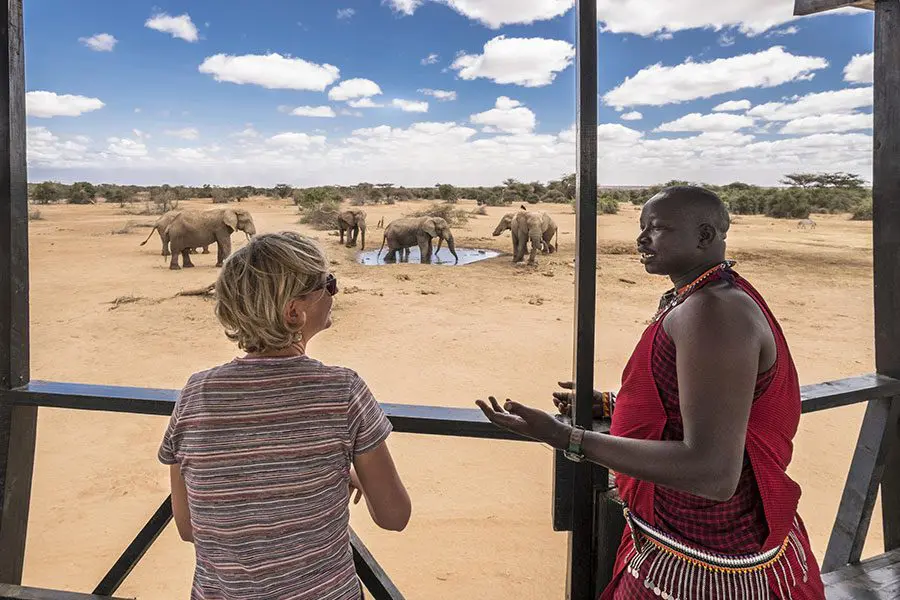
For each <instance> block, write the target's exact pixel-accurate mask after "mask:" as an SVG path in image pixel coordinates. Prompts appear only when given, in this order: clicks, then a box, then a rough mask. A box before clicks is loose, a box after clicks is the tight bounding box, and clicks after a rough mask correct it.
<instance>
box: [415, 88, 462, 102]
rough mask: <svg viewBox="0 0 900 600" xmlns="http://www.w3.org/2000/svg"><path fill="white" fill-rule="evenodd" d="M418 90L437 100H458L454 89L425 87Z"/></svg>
mask: <svg viewBox="0 0 900 600" xmlns="http://www.w3.org/2000/svg"><path fill="white" fill-rule="evenodd" d="M418 91H419V93H420V94H425V95H426V96H431V97H432V98H434V99H435V100H440V101H442V102H449V101H451V100H456V92H453V91H447V90H432V89H429V88H423V89H420V90H418Z"/></svg>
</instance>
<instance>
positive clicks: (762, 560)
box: [624, 507, 809, 600]
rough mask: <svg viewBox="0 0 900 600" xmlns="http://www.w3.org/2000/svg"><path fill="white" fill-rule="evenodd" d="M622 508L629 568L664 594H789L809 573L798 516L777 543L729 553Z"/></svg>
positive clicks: (740, 598)
mask: <svg viewBox="0 0 900 600" xmlns="http://www.w3.org/2000/svg"><path fill="white" fill-rule="evenodd" d="M624 512H625V520H626V521H627V522H628V526H629V528H630V529H631V539H632V541H633V542H634V549H633V550H632V552H631V556H630V558H629V559H628V561H627V567H626V571H627V573H628V574H629V575H631V576H632V577H634V578H635V579H640V578H641V577H642V576H643V577H644V582H643V583H644V587H646V588H647V589H649V590H652V591H653V593H654V594H655V595H657V596H659V597H660V598H662V599H663V600H769V599H770V598H771V597H772V596H771V594H770V589H777V590H778V597H779V598H784V599H787V600H791V598H792V596H791V589H792V588H793V587H794V586H796V585H797V580H798V578H802V580H803V582H804V583H805V582H806V581H807V579H808V573H809V569H808V567H807V562H806V552H805V551H804V550H803V546H802V545H801V544H800V538H799V537H797V534H796V532H795V529H797V528H798V523H797V519H796V518H795V519H794V528H793V529H792V530H791V531H790V532H789V533H788V536H787V537H786V538H785V540H784V542H782V543H781V544H780V545H779V546H776V547H774V548H772V549H771V550H767V551H766V552H760V553H757V554H745V555H740V556H727V555H723V554H717V553H712V552H706V551H704V550H699V549H697V548H691V547H690V546H688V545H686V544H684V543H682V542H679V541H678V540H675V539H673V538H672V537H671V536H670V535H668V534H666V533H664V532H662V531H660V530H658V529H656V528H655V527H653V526H651V525H650V524H648V523H646V522H644V521H643V520H641V519H640V518H639V517H637V516H636V515H635V514H634V513H632V512H631V511H630V510H628V507H625V509H624ZM789 553H791V554H793V555H794V557H795V558H796V561H795V562H796V564H798V565H800V570H801V572H800V573H794V568H793V566H792V565H791V561H790V560H789V559H788V555H789ZM647 564H649V567H648V568H647V570H646V573H645V574H643V575H642V572H643V569H644V567H645V565H647ZM770 581H771V582H772V586H774V588H772V587H770Z"/></svg>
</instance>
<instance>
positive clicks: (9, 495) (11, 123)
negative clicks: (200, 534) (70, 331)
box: [0, 0, 900, 600]
mask: <svg viewBox="0 0 900 600" xmlns="http://www.w3.org/2000/svg"><path fill="white" fill-rule="evenodd" d="M22 1H23V0H7V4H6V5H3V6H0V13H2V16H3V17H4V18H5V22H6V26H5V27H4V26H2V25H0V38H2V41H0V69H5V71H6V74H7V76H8V77H7V79H8V81H9V86H8V87H7V88H3V89H2V91H0V111H2V113H3V114H2V115H0V500H2V502H0V600H5V599H13V598H16V599H20V600H21V599H24V600H91V599H94V600H96V599H99V598H110V597H112V596H113V594H115V593H116V591H117V589H118V588H119V586H120V585H121V583H122V582H123V581H124V580H125V578H126V577H127V576H128V574H129V573H130V572H131V570H132V569H133V568H134V566H135V565H136V564H137V563H138V561H140V559H141V557H142V556H143V555H144V554H145V553H146V551H147V549H148V548H149V547H150V545H151V544H152V543H153V542H154V540H155V539H156V538H157V537H158V535H159V533H160V532H161V531H162V530H163V528H164V527H166V526H167V525H168V523H169V522H170V521H171V517H172V513H171V503H170V500H169V498H166V499H164V500H163V501H162V503H161V504H160V506H159V507H158V508H157V509H156V511H155V512H153V513H152V514H149V510H148V514H149V518H148V521H147V522H146V524H144V526H143V527H141V528H140V529H138V530H137V534H136V537H135V538H134V540H133V541H132V542H131V544H129V546H128V547H127V548H125V549H124V551H123V553H122V555H121V557H120V558H119V559H118V560H117V561H116V563H115V564H114V565H112V567H111V568H110V570H109V572H108V573H107V575H106V576H105V577H104V578H103V579H102V581H100V582H98V584H97V586H96V588H95V589H94V590H93V591H92V592H91V593H86V592H87V591H86V590H82V591H81V592H80V593H79V592H76V591H58V590H49V589H41V588H33V587H22V586H21V581H22V569H23V561H24V557H25V538H26V527H27V523H28V508H29V502H30V495H31V477H32V469H33V463H34V447H35V432H36V424H37V411H38V408H39V407H41V406H45V407H57V408H67V409H73V410H100V411H113V412H124V413H132V414H147V415H168V414H170V413H171V411H172V408H173V406H174V401H175V398H176V394H177V391H176V390H159V389H147V388H133V387H118V386H102V385H80V384H70V383H61V382H46V381H31V380H30V376H29V363H28V357H29V334H28V322H29V317H28V219H27V213H28V198H27V190H26V182H27V177H26V167H25V164H26V163H25V131H26V130H25V73H24V56H23V35H24V34H23V30H22ZM846 6H858V7H859V6H862V7H866V8H871V9H873V10H874V11H875V138H874V177H873V194H874V224H873V252H874V258H873V260H874V281H875V284H874V299H875V342H876V343H875V349H876V371H877V372H876V373H873V374H870V375H864V376H860V377H853V378H849V379H843V380H839V381H832V382H826V383H822V384H816V385H811V386H805V387H804V388H803V390H802V393H803V412H804V413H809V412H815V411H820V410H828V409H830V408H834V407H838V406H846V405H849V404H855V403H864V402H865V403H868V405H867V408H866V413H865V417H864V419H863V423H862V426H861V428H860V432H859V439H858V442H857V446H856V450H855V452H854V455H853V459H852V462H851V466H850V471H849V473H848V475H847V480H846V486H845V488H844V492H843V496H842V497H841V502H840V507H839V509H838V513H837V516H836V519H835V526H834V529H833V530H832V533H831V539H830V541H829V544H828V548H827V551H826V556H825V560H824V561H823V572H825V573H826V575H825V577H826V583H827V585H828V597H829V599H830V600H844V599H845V598H854V599H859V600H884V599H887V598H892V599H896V598H898V597H900V592H898V590H900V566H898V565H900V555H898V553H900V1H898V0H874V1H873V0H868V1H866V2H841V1H837V0H796V8H795V12H796V14H798V15H801V14H813V13H815V12H821V11H824V10H831V9H835V8H841V7H846ZM576 10H577V15H578V20H579V25H578V30H577V31H578V33H577V66H576V69H577V77H578V93H577V97H578V107H577V108H578V117H577V146H578V166H577V179H578V202H577V204H576V228H577V239H578V256H577V258H576V281H575V284H576V310H575V312H576V314H575V347H574V355H573V367H574V369H573V370H574V379H575V382H576V388H577V391H576V401H575V421H576V422H577V423H578V424H579V425H582V426H585V427H590V426H592V423H591V402H592V398H591V396H592V394H591V390H592V389H593V368H594V342H595V340H594V320H595V307H596V304H595V294H596V289H595V269H596V242H597V240H596V216H597V185H596V184H597V159H598V155H597V153H598V148H597V137H596V132H597V80H598V65H597V26H596V22H597V14H596V3H595V2H594V1H593V0H578V1H577V3H576ZM384 408H385V411H386V412H387V414H388V416H389V418H390V419H391V422H392V423H393V425H394V428H395V430H396V431H398V432H405V433H417V434H423V435H448V436H464V437H472V438H488V439H519V438H516V437H515V436H513V435H511V434H509V433H508V432H505V431H501V430H499V429H497V428H495V427H494V426H493V425H492V424H491V423H489V422H488V421H487V420H486V419H485V418H484V416H483V415H482V414H481V412H480V411H479V410H477V409H451V408H441V407H429V406H412V405H400V404H391V405H384ZM522 441H527V440H522ZM879 489H880V491H881V495H882V511H883V524H884V525H883V526H884V543H885V552H886V553H885V554H883V555H881V556H878V557H875V558H873V559H871V560H868V561H865V562H860V556H861V552H862V547H863V542H864V541H865V538H866V534H867V532H868V527H869V522H870V519H871V516H872V511H873V509H874V506H875V498H876V494H877V493H878V491H879ZM552 525H553V527H554V529H556V530H557V531H568V532H569V545H568V555H567V557H566V560H567V564H568V570H567V576H566V594H565V595H566V598H567V600H594V599H595V598H596V596H597V594H598V592H599V591H600V590H601V589H602V588H603V587H604V586H605V585H606V583H607V582H608V581H609V577H610V573H611V565H612V559H613V557H614V556H615V552H616V548H617V546H618V543H619V539H620V537H621V532H622V527H623V523H622V513H621V510H620V506H619V503H618V501H617V497H616V493H615V490H614V489H613V488H612V486H611V484H610V478H609V473H608V471H607V470H606V469H604V468H602V467H599V466H596V465H590V464H587V463H580V464H575V463H571V462H569V461H567V460H564V459H560V458H559V456H557V458H556V460H555V462H554V506H553V513H552ZM136 529H137V527H136ZM351 543H352V546H353V551H354V560H355V563H356V567H357V571H358V572H359V574H360V577H361V579H362V581H363V583H364V585H365V586H366V588H367V589H368V591H369V594H370V596H372V597H374V598H375V599H376V600H399V599H402V598H403V596H402V594H401V592H400V590H398V589H397V587H396V586H395V585H394V584H393V583H392V582H391V580H390V578H389V577H388V575H387V574H386V573H385V572H384V570H383V569H382V568H381V567H380V566H379V565H378V563H377V561H376V560H375V557H374V556H372V554H371V553H370V552H369V551H368V550H367V549H366V548H365V546H364V545H363V543H362V541H361V540H359V538H358V537H357V536H356V535H355V534H353V535H352V536H351ZM560 560H562V557H560Z"/></svg>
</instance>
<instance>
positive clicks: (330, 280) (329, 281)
mask: <svg viewBox="0 0 900 600" xmlns="http://www.w3.org/2000/svg"><path fill="white" fill-rule="evenodd" d="M322 288H325V291H326V292H328V295H329V296H334V295H335V294H337V293H338V286H337V277H335V276H334V274H333V273H329V274H328V277H326V278H325V281H324V283H322V285H320V286H319V287H317V288H316V289H317V290H321V289H322ZM313 291H315V290H313Z"/></svg>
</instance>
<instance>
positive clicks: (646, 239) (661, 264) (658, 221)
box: [637, 194, 702, 276]
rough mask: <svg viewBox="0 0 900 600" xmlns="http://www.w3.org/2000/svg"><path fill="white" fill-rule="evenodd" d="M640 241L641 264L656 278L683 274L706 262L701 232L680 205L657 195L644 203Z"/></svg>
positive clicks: (689, 214)
mask: <svg viewBox="0 0 900 600" xmlns="http://www.w3.org/2000/svg"><path fill="white" fill-rule="evenodd" d="M640 228H641V232H640V235H638V238H637V246H638V252H640V253H641V264H643V265H644V269H646V270H647V272H648V273H652V274H654V275H669V276H672V275H675V276H677V275H680V274H683V273H686V272H688V271H690V270H691V269H693V268H695V267H696V266H697V263H698V262H701V261H702V251H701V250H700V248H698V245H699V229H698V224H697V223H696V222H695V219H694V218H692V215H691V212H690V211H689V210H686V209H684V208H683V207H682V205H681V204H680V203H679V202H673V201H672V200H671V199H669V198H666V196H665V195H663V194H657V195H656V196H654V197H653V198H651V199H650V200H648V201H647V203H646V204H644V208H643V210H642V211H641V220H640Z"/></svg>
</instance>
